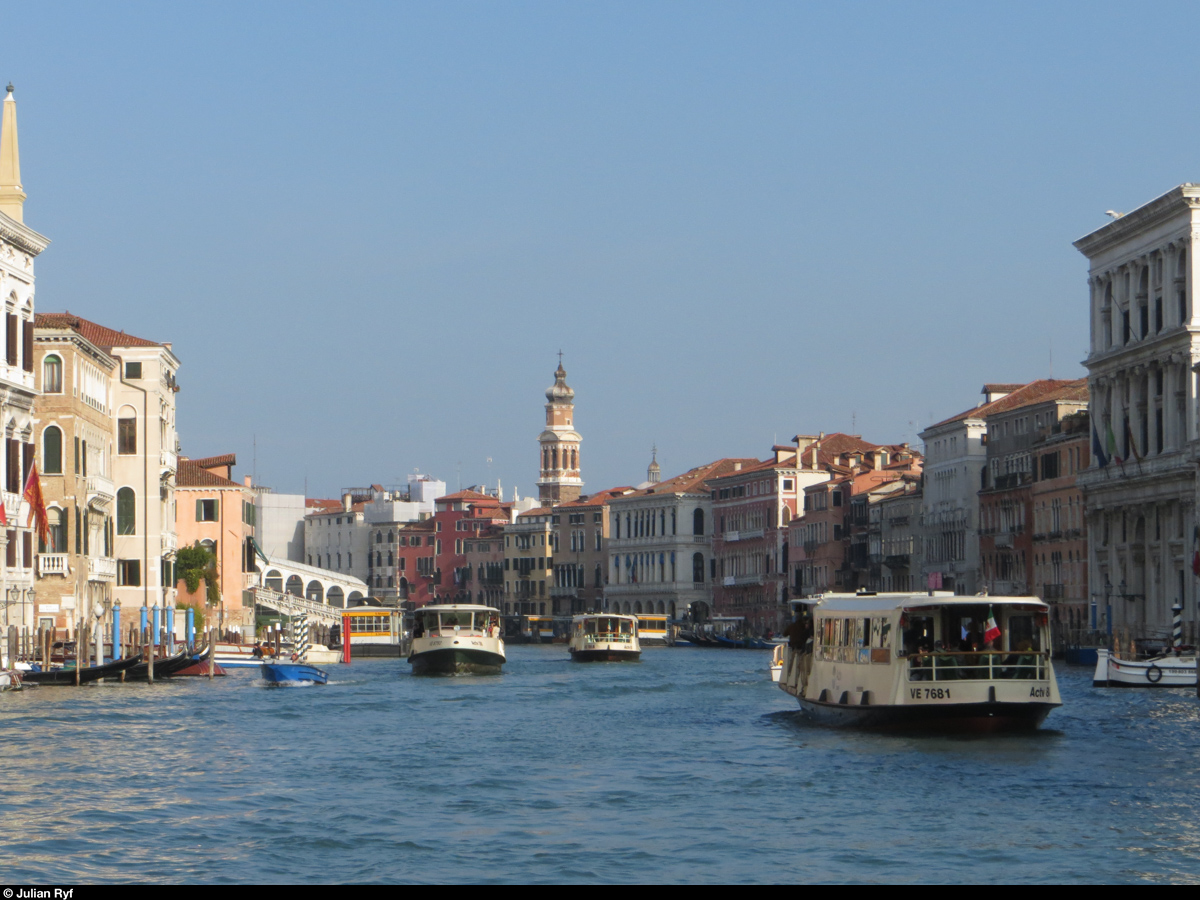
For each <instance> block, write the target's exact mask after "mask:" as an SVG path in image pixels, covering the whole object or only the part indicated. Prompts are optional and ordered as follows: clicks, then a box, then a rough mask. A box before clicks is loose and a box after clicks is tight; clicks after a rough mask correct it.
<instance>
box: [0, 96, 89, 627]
mask: <svg viewBox="0 0 1200 900" xmlns="http://www.w3.org/2000/svg"><path fill="white" fill-rule="evenodd" d="M24 203H25V191H24V188H23V187H22V186H21V165H20V158H19V156H18V152H17V104H16V101H15V100H14V99H13V93H12V90H11V86H10V89H9V91H8V95H7V96H6V97H5V98H4V112H3V121H2V122H0V296H3V297H4V312H5V325H6V329H5V354H4V357H3V359H0V415H2V416H3V421H4V441H5V443H4V448H5V452H4V454H3V459H2V460H0V469H2V470H3V479H2V487H3V492H2V498H3V503H4V510H5V517H6V518H7V520H8V527H7V528H3V529H0V543H2V544H3V545H4V552H3V560H4V568H3V571H2V573H0V598H2V602H3V604H4V621H5V623H6V624H9V625H17V626H22V627H26V628H35V627H37V625H38V624H51V625H52V624H54V622H57V621H59V619H58V615H59V612H60V611H53V610H51V609H49V606H50V605H51V604H49V603H48V604H47V608H45V609H44V610H43V611H42V613H40V614H39V612H38V611H37V609H36V607H35V597H36V595H35V587H34V549H35V547H34V534H33V532H32V531H31V529H30V528H29V524H28V523H29V516H30V510H29V504H28V503H25V502H24V501H23V500H22V493H23V489H24V485H25V482H26V479H27V478H28V475H29V471H30V469H31V468H32V466H33V462H34V455H35V448H36V443H35V441H34V421H33V417H34V409H33V404H34V397H35V395H36V393H37V388H36V385H35V378H34V366H33V357H34V353H33V321H34V275H33V261H34V259H35V258H36V257H37V256H38V254H40V253H41V252H42V251H43V250H45V249H46V247H47V245H49V243H50V242H49V241H48V240H47V239H46V238H44V237H42V236H41V235H40V234H38V233H37V232H36V231H34V230H33V229H31V228H29V227H28V226H27V225H25V219H24ZM78 614H79V610H78V609H72V610H71V611H70V621H72V622H74V621H75V620H76V618H77V617H78ZM43 616H44V617H45V618H46V619H53V620H54V622H49V621H47V622H40V619H41V618H42V617H43Z"/></svg>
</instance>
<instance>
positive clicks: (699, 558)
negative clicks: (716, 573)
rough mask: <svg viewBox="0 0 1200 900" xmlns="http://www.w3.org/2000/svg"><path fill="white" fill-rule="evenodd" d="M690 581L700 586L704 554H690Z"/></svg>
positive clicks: (702, 578)
mask: <svg viewBox="0 0 1200 900" xmlns="http://www.w3.org/2000/svg"><path fill="white" fill-rule="evenodd" d="M692 581H693V582H694V583H696V584H701V583H702V582H703V581H704V554H703V553H693V554H692Z"/></svg>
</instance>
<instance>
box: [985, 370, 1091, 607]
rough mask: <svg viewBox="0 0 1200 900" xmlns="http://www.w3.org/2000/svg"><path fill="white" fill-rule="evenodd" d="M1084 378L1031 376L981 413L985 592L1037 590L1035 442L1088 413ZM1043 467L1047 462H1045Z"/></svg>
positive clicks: (1037, 471) (1036, 470)
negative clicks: (1037, 378)
mask: <svg viewBox="0 0 1200 900" xmlns="http://www.w3.org/2000/svg"><path fill="white" fill-rule="evenodd" d="M1087 404H1088V394H1087V383H1086V381H1085V380H1084V379H1082V378H1080V379H1077V380H1075V381H1066V382H1051V381H1035V382H1033V383H1032V384H1029V385H1026V386H1025V387H1022V388H1018V389H1017V390H1015V391H1013V392H1012V393H1011V394H1009V395H1008V396H1007V397H1005V398H1004V400H1002V401H1000V402H998V403H996V404H995V406H994V408H993V409H992V410H991V411H990V412H988V413H987V414H986V415H985V422H986V425H987V431H986V434H987V443H986V446H985V453H986V456H985V458H986V461H987V462H986V465H985V466H984V469H983V472H982V473H981V475H980V478H981V483H982V487H981V489H980V491H979V561H980V572H981V576H982V579H981V584H982V585H983V586H984V587H986V588H987V590H988V592H989V593H992V594H1002V595H1015V596H1023V595H1031V594H1037V595H1039V596H1040V594H1041V586H1040V585H1038V584H1037V582H1036V579H1035V578H1034V565H1033V536H1034V533H1035V531H1036V529H1035V526H1034V503H1033V486H1034V484H1035V483H1036V482H1037V480H1038V476H1039V470H1038V463H1037V454H1036V453H1035V452H1034V447H1035V446H1036V445H1037V444H1038V443H1039V442H1041V441H1042V440H1044V439H1045V437H1046V436H1047V435H1049V434H1050V433H1051V432H1052V431H1057V430H1060V428H1061V426H1060V423H1061V422H1062V420H1063V419H1064V418H1066V417H1067V416H1070V415H1073V414H1075V413H1078V412H1086V410H1087ZM1045 465H1046V466H1047V470H1049V466H1050V465H1051V462H1050V460H1049V459H1047V460H1046V461H1045Z"/></svg>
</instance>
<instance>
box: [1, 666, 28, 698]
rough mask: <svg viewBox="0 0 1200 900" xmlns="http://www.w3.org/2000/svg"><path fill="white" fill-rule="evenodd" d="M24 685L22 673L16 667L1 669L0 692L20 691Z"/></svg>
mask: <svg viewBox="0 0 1200 900" xmlns="http://www.w3.org/2000/svg"><path fill="white" fill-rule="evenodd" d="M22 687H23V685H22V684H21V673H20V672H18V671H17V670H16V669H4V670H3V671H0V692H3V691H19V690H21V688H22Z"/></svg>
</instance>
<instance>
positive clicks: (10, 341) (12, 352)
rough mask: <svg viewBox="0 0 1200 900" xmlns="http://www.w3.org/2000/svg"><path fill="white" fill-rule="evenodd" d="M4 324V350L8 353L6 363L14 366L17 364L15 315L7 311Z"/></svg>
mask: <svg viewBox="0 0 1200 900" xmlns="http://www.w3.org/2000/svg"><path fill="white" fill-rule="evenodd" d="M5 325H6V326H7V332H6V334H5V338H6V342H5V350H6V351H7V353H8V364H9V365H10V366H15V365H16V364H17V317H16V316H14V315H13V314H12V313H8V318H7V319H6V320H5Z"/></svg>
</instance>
